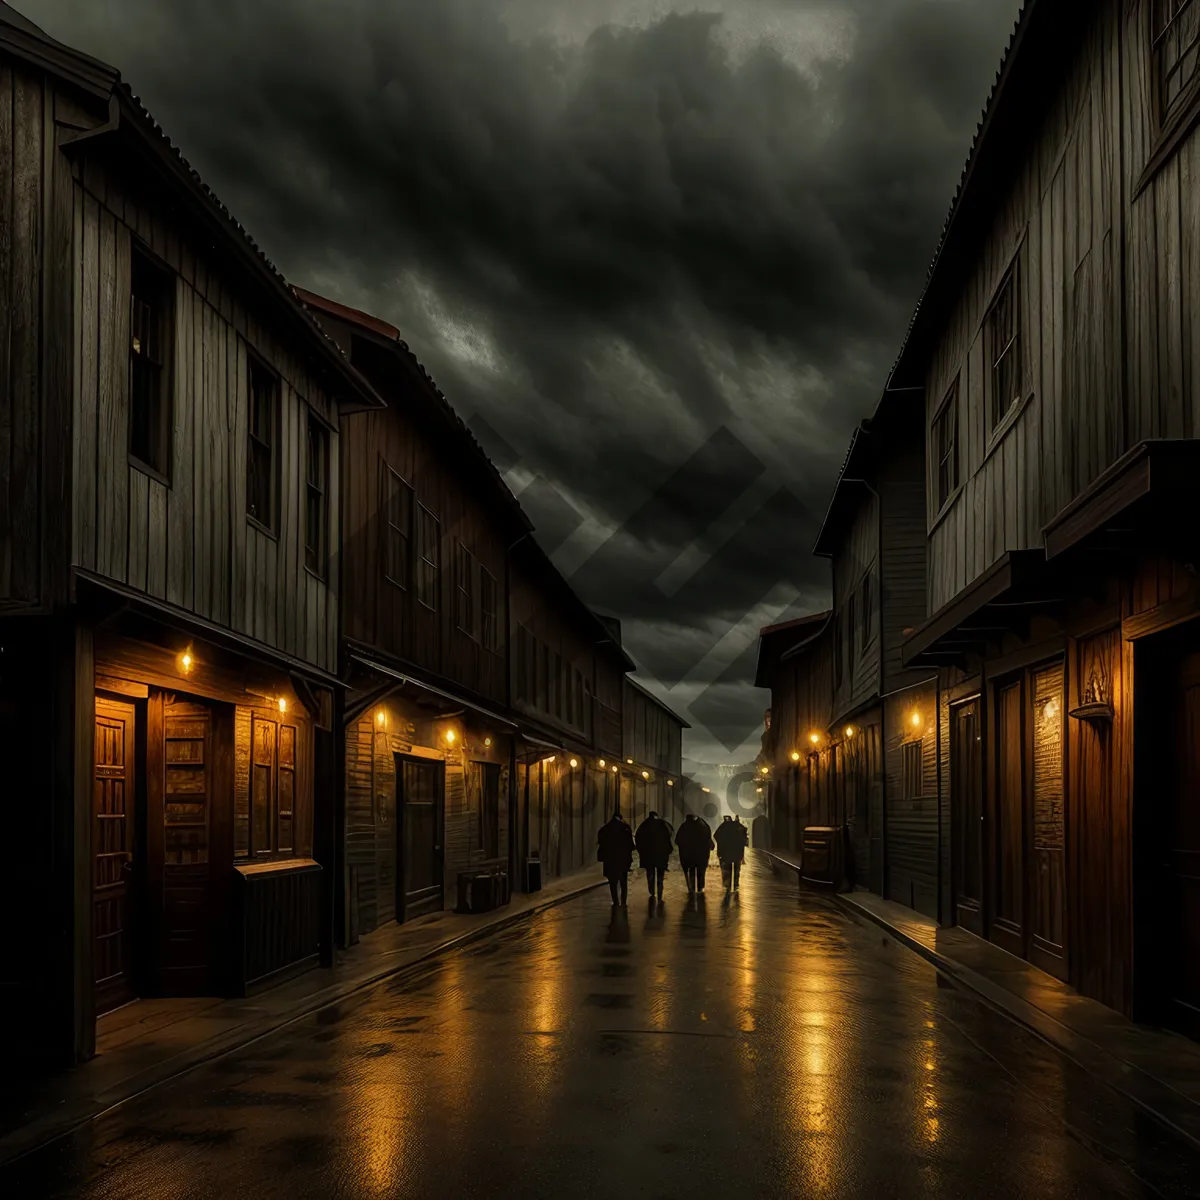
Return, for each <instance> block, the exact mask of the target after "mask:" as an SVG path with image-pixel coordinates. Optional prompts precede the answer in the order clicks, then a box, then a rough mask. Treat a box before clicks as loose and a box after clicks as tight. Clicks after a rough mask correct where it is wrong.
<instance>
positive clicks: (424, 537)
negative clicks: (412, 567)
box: [417, 504, 442, 608]
mask: <svg viewBox="0 0 1200 1200" xmlns="http://www.w3.org/2000/svg"><path fill="white" fill-rule="evenodd" d="M441 536H442V529H441V523H440V522H439V521H438V519H437V517H435V516H434V515H433V513H431V512H430V511H429V509H427V508H426V507H425V505H423V504H418V505H417V599H418V600H419V601H420V602H421V603H422V604H424V605H425V607H426V608H437V606H438V595H437V593H438V568H439V563H440V556H439V552H438V547H439V543H440V541H441Z"/></svg>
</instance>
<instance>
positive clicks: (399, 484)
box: [379, 458, 413, 588]
mask: <svg viewBox="0 0 1200 1200" xmlns="http://www.w3.org/2000/svg"><path fill="white" fill-rule="evenodd" d="M379 477H380V480H381V486H382V489H383V496H382V499H381V502H380V508H381V510H382V514H383V520H382V521H381V523H380V527H381V529H382V531H383V547H382V550H381V553H380V560H381V561H382V563H383V574H384V577H385V578H386V579H389V580H391V582H392V583H394V584H395V585H396V586H397V587H401V588H407V587H408V585H409V580H410V578H411V574H412V558H411V556H410V554H411V552H410V543H411V539H412V514H413V490H412V488H411V487H409V486H408V484H407V483H405V482H404V480H403V479H401V478H400V476H399V475H397V474H396V472H395V471H393V470H392V468H391V467H389V466H388V465H387V463H386V462H384V460H383V459H382V458H381V459H380V460H379Z"/></svg>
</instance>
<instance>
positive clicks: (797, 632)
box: [754, 609, 831, 688]
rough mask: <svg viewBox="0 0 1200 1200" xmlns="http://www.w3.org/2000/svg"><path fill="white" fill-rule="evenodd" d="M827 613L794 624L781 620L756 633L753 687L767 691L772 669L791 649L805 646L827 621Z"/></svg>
mask: <svg viewBox="0 0 1200 1200" xmlns="http://www.w3.org/2000/svg"><path fill="white" fill-rule="evenodd" d="M830 615H831V613H830V610H828V609H826V610H825V611H824V612H818V613H810V614H809V615H808V616H807V617H797V618H796V619H795V620H794V621H782V622H780V623H779V624H778V625H767V626H766V627H765V628H763V629H761V630H759V634H758V662H757V665H756V666H755V670H754V686H755V687H760V688H769V687H770V686H771V678H770V677H771V673H772V671H773V669H774V667H775V666H776V665H777V664H778V663H780V662H782V661H783V659H784V658H786V657H787V656H788V655H789V654H790V653H791V652H792V650H794V649H795V648H796V647H797V646H799V645H805V644H806V643H807V642H809V641H811V640H812V638H813V637H815V636H816V635H817V634H819V633H820V631H821V630H822V629H824V628H825V626H826V624H828V622H829V618H830Z"/></svg>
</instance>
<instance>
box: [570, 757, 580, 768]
mask: <svg viewBox="0 0 1200 1200" xmlns="http://www.w3.org/2000/svg"><path fill="white" fill-rule="evenodd" d="M577 766H579V759H577V758H573V759H571V769H572V770H574V769H575V768H576V767H577Z"/></svg>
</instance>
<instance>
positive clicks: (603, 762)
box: [600, 759, 608, 768]
mask: <svg viewBox="0 0 1200 1200" xmlns="http://www.w3.org/2000/svg"><path fill="white" fill-rule="evenodd" d="M600 766H601V767H602V768H603V767H606V766H608V763H606V762H605V761H604V759H601V760H600Z"/></svg>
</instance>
